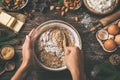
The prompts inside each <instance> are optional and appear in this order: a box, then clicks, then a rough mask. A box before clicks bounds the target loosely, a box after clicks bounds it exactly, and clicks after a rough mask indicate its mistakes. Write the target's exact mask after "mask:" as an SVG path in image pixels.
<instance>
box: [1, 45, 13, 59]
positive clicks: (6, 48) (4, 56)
mask: <svg viewBox="0 0 120 80" xmlns="http://www.w3.org/2000/svg"><path fill="white" fill-rule="evenodd" d="M6 51H7V52H8V53H6ZM10 51H11V52H10ZM14 55H15V50H14V47H12V46H10V45H6V46H3V47H2V49H1V53H0V58H1V59H3V60H10V59H12V58H13V57H14Z"/></svg>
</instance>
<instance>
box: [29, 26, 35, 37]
mask: <svg viewBox="0 0 120 80" xmlns="http://www.w3.org/2000/svg"><path fill="white" fill-rule="evenodd" d="M34 32H35V29H34V28H33V29H32V30H31V31H30V33H29V34H28V36H29V37H31V36H32V34H33V33H34Z"/></svg>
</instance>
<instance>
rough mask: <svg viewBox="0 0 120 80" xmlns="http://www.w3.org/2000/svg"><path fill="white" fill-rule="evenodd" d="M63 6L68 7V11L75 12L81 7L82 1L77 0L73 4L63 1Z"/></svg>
mask: <svg viewBox="0 0 120 80" xmlns="http://www.w3.org/2000/svg"><path fill="white" fill-rule="evenodd" d="M75 1H76V0H75ZM64 5H65V6H66V7H68V8H69V9H70V10H77V9H79V8H80V7H81V6H82V0H78V1H76V2H74V3H72V2H67V0H64ZM76 6H77V7H76Z"/></svg>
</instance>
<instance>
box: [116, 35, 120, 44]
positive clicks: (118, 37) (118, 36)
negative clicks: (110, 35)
mask: <svg viewBox="0 0 120 80" xmlns="http://www.w3.org/2000/svg"><path fill="white" fill-rule="evenodd" d="M115 42H116V44H118V45H120V34H118V35H116V36H115Z"/></svg>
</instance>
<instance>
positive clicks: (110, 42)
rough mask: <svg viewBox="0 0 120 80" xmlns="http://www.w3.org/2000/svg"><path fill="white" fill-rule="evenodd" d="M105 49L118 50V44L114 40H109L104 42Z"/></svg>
mask: <svg viewBox="0 0 120 80" xmlns="http://www.w3.org/2000/svg"><path fill="white" fill-rule="evenodd" d="M104 48H105V49H106V50H109V51H112V50H114V49H115V48H116V43H115V41H114V40H113V39H108V40H106V41H105V42H104Z"/></svg>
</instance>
